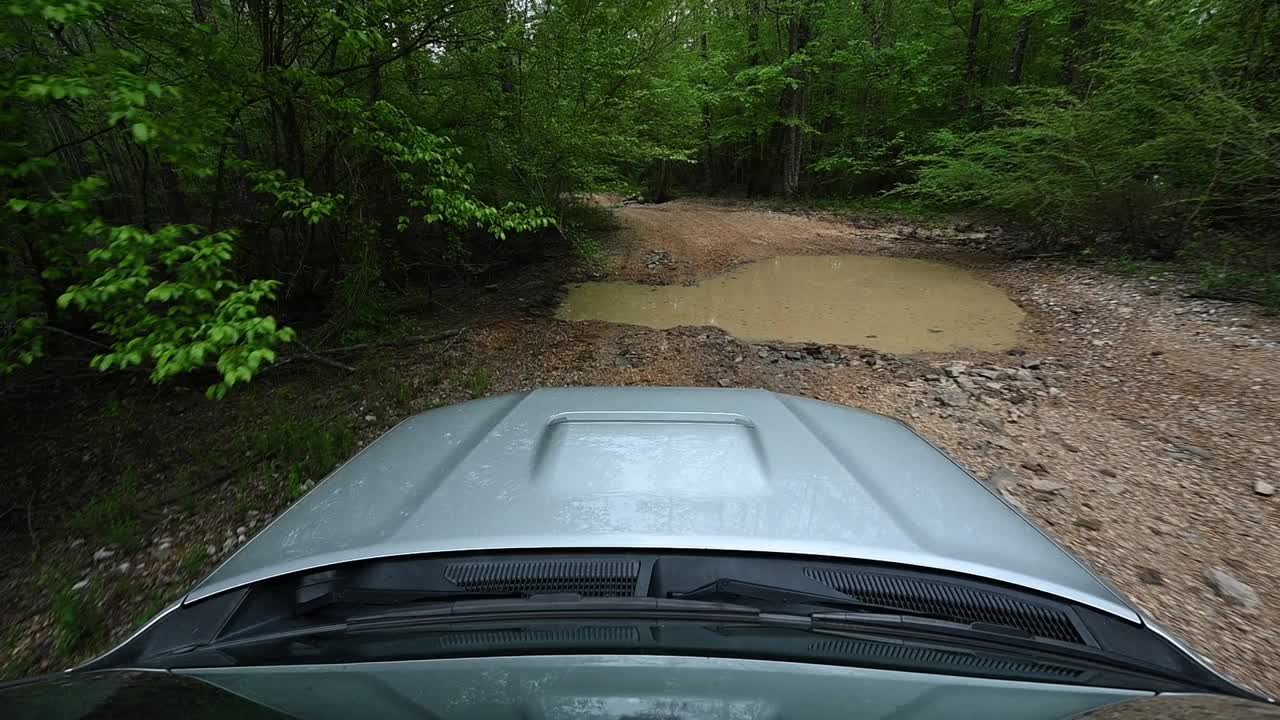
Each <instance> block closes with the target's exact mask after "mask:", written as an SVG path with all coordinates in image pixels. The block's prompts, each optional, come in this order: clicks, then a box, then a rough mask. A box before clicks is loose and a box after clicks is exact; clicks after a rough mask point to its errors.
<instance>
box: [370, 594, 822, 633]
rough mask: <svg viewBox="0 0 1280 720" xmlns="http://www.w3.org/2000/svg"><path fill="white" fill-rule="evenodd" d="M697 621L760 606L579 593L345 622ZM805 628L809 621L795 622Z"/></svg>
mask: <svg viewBox="0 0 1280 720" xmlns="http://www.w3.org/2000/svg"><path fill="white" fill-rule="evenodd" d="M565 616H571V617H572V619H573V620H575V621H578V620H593V619H619V618H622V619H695V620H702V621H709V622H714V621H719V622H752V621H758V620H759V619H760V618H761V616H762V613H761V611H760V609H759V608H756V607H750V606H747V605H735V604H731V603H723V602H706V601H700V600H681V599H668V598H646V597H611V598H583V597H581V596H579V595H538V596H533V597H531V598H528V599H524V600H495V601H490V602H486V601H466V602H455V603H447V604H439V603H433V604H430V605H425V606H424V605H419V606H415V607H406V608H399V609H396V610H389V611H387V612H382V613H375V614H371V615H360V616H353V617H349V618H347V619H346V628H347V629H348V630H360V629H384V628H387V627H399V626H424V625H433V624H444V623H480V622H489V621H493V620H499V621H506V620H510V621H526V620H543V619H557V618H564V617H565ZM787 622H788V624H791V622H794V623H795V624H796V625H798V626H802V627H806V626H808V624H809V619H808V618H797V619H796V620H795V621H787Z"/></svg>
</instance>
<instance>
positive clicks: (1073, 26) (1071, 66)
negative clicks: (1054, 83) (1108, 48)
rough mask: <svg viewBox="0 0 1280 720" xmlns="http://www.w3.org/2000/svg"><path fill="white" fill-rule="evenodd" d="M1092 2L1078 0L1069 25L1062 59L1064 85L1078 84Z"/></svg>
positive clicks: (1089, 0)
mask: <svg viewBox="0 0 1280 720" xmlns="http://www.w3.org/2000/svg"><path fill="white" fill-rule="evenodd" d="M1091 2H1092V0H1076V10H1075V12H1074V13H1072V15H1071V20H1070V22H1068V23H1067V47H1066V51H1065V52H1064V53H1063V58H1062V84H1063V85H1066V86H1068V87H1070V86H1072V85H1075V84H1076V73H1077V71H1078V69H1079V67H1078V66H1079V64H1080V57H1081V55H1083V52H1082V50H1083V48H1084V31H1085V30H1086V29H1088V27H1089V5H1090V4H1091Z"/></svg>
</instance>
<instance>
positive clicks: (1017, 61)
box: [1009, 15, 1031, 85]
mask: <svg viewBox="0 0 1280 720" xmlns="http://www.w3.org/2000/svg"><path fill="white" fill-rule="evenodd" d="M1030 41H1031V15H1023V16H1022V20H1021V21H1019V22H1018V34H1017V37H1016V39H1015V40H1014V43H1013V59H1012V60H1010V61H1009V84H1010V85H1021V84H1022V72H1023V68H1024V67H1025V66H1026V63H1027V45H1028V44H1029V43H1030Z"/></svg>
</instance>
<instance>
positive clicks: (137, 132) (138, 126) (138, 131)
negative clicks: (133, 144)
mask: <svg viewBox="0 0 1280 720" xmlns="http://www.w3.org/2000/svg"><path fill="white" fill-rule="evenodd" d="M129 129H130V130H132V131H133V139H134V140H137V141H138V142H139V143H145V142H146V141H147V140H150V139H151V128H150V127H148V126H147V124H146V123H140V122H139V123H134V124H133V125H131V126H129Z"/></svg>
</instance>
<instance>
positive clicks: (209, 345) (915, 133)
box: [0, 0, 1280, 397]
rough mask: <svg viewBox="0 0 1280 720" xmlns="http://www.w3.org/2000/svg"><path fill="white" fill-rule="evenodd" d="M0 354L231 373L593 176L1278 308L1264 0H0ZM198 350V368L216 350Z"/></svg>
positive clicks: (161, 371)
mask: <svg viewBox="0 0 1280 720" xmlns="http://www.w3.org/2000/svg"><path fill="white" fill-rule="evenodd" d="M0 38H3V46H4V50H3V53H4V57H5V62H4V66H3V69H0V78H2V79H0V93H2V94H3V98H4V102H3V104H2V105H0V122H2V123H3V127H4V135H3V141H2V142H0V188H2V190H0V192H2V194H3V201H2V202H0V208H2V209H0V226H2V227H3V239H2V240H0V243H2V244H0V263H2V264H3V265H2V268H0V273H3V282H2V284H0V322H2V323H3V335H2V336H0V367H3V369H4V370H5V371H6V372H12V371H14V370H16V369H19V368H21V367H24V366H28V365H33V364H38V363H40V362H41V361H42V359H45V358H47V357H50V356H54V355H56V354H58V353H59V351H60V349H61V348H67V347H74V348H77V349H79V350H83V349H85V348H84V344H85V343H91V344H92V346H93V347H96V348H97V354H96V355H95V356H94V360H93V365H94V367H95V368H96V369H98V370H104V371H113V370H135V371H138V370H141V371H144V372H147V373H149V375H150V378H151V379H152V380H153V381H154V382H157V383H160V382H164V381H166V380H169V379H171V378H174V377H178V376H181V375H184V374H188V373H192V372H200V373H206V374H208V375H209V377H210V383H209V384H208V392H209V394H210V395H211V396H214V397H218V396H221V395H223V394H224V393H225V392H226V391H227V390H228V389H230V388H232V387H233V386H235V385H237V384H240V383H244V382H246V381H249V380H250V379H251V378H253V377H254V375H255V374H256V373H257V372H259V371H260V369H261V368H263V367H264V366H266V365H268V364H270V363H271V362H272V361H273V360H275V358H277V356H278V354H279V353H280V351H281V349H282V347H284V346H286V345H287V344H289V343H290V342H291V341H293V340H294V339H295V335H296V332H295V330H294V329H292V327H291V324H292V323H298V322H302V323H306V324H308V325H309V326H317V325H319V326H320V327H322V328H325V329H326V330H325V331H326V332H330V331H332V332H341V331H342V329H343V328H347V327H350V326H351V325H353V324H359V323H361V322H367V321H368V320H369V318H376V317H377V316H378V315H377V306H378V303H379V302H380V296H381V294H382V293H384V292H385V291H386V290H387V288H391V287H403V286H405V284H414V285H416V286H421V285H424V284H425V285H426V286H428V287H429V286H430V284H431V282H432V281H433V278H435V277H438V276H439V274H440V273H451V274H458V273H462V274H464V275H465V274H466V273H469V272H473V271H475V270H476V269H478V268H484V267H488V266H491V265H492V264H494V263H498V262H519V259H520V258H521V257H527V256H528V255H529V253H536V252H537V249H538V247H540V246H545V245H547V244H552V243H561V244H563V243H568V244H570V245H571V246H572V247H575V248H577V249H578V250H579V251H580V252H583V253H589V252H591V248H592V238H591V236H590V232H589V228H588V226H589V224H590V223H589V213H586V212H585V211H584V210H583V208H582V203H581V198H582V197H583V193H589V192H597V191H604V190H613V191H622V192H626V193H628V194H631V195H633V196H637V197H642V198H644V199H647V200H650V201H662V200H664V199H667V198H669V197H671V196H674V195H678V194H701V195H732V196H747V197H755V198H760V197H769V196H783V197H787V198H791V199H793V200H795V201H797V202H800V203H818V202H825V203H834V204H837V205H838V204H840V203H848V202H864V203H865V202H867V201H872V202H884V203H889V202H892V203H895V204H898V205H901V204H904V203H905V204H910V205H914V206H921V207H936V208H953V209H954V208H960V209H964V210H966V211H969V212H974V213H981V214H983V215H984V216H985V217H989V218H995V219H998V220H999V221H1000V222H1005V223H1012V224H1018V225H1019V226H1020V227H1024V228H1027V230H1028V231H1029V232H1032V233H1035V234H1036V235H1037V236H1038V237H1041V238H1043V239H1044V241H1045V242H1049V243H1054V244H1056V245H1058V246H1061V247H1065V248H1068V249H1069V250H1071V251H1072V252H1078V253H1095V252H1096V253H1106V254H1111V255H1120V256H1125V257H1135V258H1142V259H1159V260H1176V261H1179V262H1182V263H1185V264H1186V265H1187V267H1189V268H1190V269H1191V271H1192V272H1195V273H1197V274H1198V276H1199V278H1200V282H1201V285H1202V287H1203V290H1204V291H1205V292H1206V293H1207V294H1216V295H1219V296H1223V297H1235V298H1244V299H1252V300H1258V301H1263V302H1265V303H1270V304H1272V305H1275V304H1277V303H1280V275H1278V274H1277V270H1278V269H1280V244H1278V243H1280V241H1277V239H1276V231H1275V228H1276V223H1277V221H1278V220H1280V47H1278V46H1280V0H1155V1H1148V0H1108V1H1107V2H1102V1H1101V0H847V1H841V2H836V1H834V0H704V1H702V2H698V1H695V0H628V2H612V1H610V0H555V1H551V0H361V1H360V2H344V1H343V0H321V1H317V0H7V1H6V3H5V6H4V11H3V13H0ZM213 368H216V375H213V374H211V372H212V369H213Z"/></svg>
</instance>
